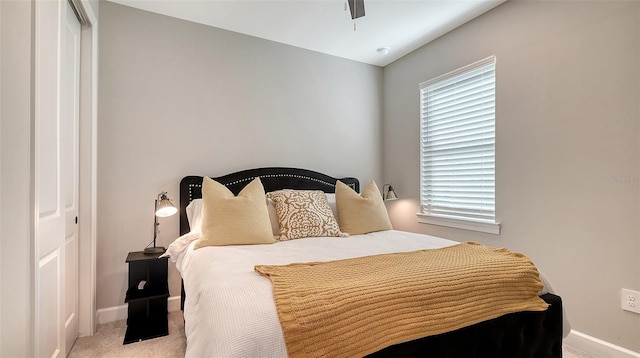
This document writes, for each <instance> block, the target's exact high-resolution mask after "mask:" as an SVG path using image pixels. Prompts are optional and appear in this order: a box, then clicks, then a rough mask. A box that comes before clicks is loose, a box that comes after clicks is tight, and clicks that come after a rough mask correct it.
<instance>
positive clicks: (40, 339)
mask: <svg viewBox="0 0 640 358" xmlns="http://www.w3.org/2000/svg"><path fill="white" fill-rule="evenodd" d="M35 5H36V6H35V10H36V11H35V17H36V21H35V25H36V31H35V35H36V36H35V122H34V127H35V128H34V129H35V130H34V132H35V138H34V143H35V158H34V169H35V190H34V192H35V198H34V204H35V254H36V258H35V294H34V304H35V342H34V343H35V347H34V348H35V353H36V356H37V357H61V356H64V355H66V353H67V351H68V349H69V348H70V347H71V344H72V343H73V341H74V340H75V338H76V337H77V334H78V328H77V327H78V323H77V322H78V318H77V306H78V303H77V300H78V288H77V282H78V279H77V276H78V272H77V270H78V255H77V250H78V235H77V226H76V222H75V221H76V215H77V203H78V178H77V176H78V105H79V104H78V103H79V101H78V95H79V91H78V89H79V82H78V80H79V78H78V74H79V71H78V70H79V68H78V67H79V61H78V59H79V44H80V42H79V39H80V25H79V23H78V22H77V20H76V18H75V15H74V14H73V11H72V10H71V9H70V5H69V4H68V2H67V1H65V0H55V1H51V0H36V1H35ZM67 306H68V307H67ZM67 346H68V347H67Z"/></svg>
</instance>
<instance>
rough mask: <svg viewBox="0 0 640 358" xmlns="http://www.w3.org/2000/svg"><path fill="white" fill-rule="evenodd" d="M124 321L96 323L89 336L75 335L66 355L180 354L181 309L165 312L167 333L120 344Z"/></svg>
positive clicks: (141, 357)
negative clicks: (77, 336)
mask: <svg viewBox="0 0 640 358" xmlns="http://www.w3.org/2000/svg"><path fill="white" fill-rule="evenodd" d="M126 330H127V324H126V321H117V322H111V323H105V324H100V325H98V327H97V329H96V334H95V335H94V336H93V337H82V338H78V340H77V341H76V343H75V344H74V345H73V348H72V349H71V352H70V353H69V356H68V358H81V357H82V358H98V357H104V358H145V357H154V358H178V357H179V358H182V357H184V352H185V350H186V348H187V340H186V338H185V336H184V321H183V319H182V311H174V312H170V313H169V335H168V336H164V337H160V338H153V339H148V340H144V341H140V342H136V343H130V344H124V345H123V344H122V342H123V340H124V333H125V331H126Z"/></svg>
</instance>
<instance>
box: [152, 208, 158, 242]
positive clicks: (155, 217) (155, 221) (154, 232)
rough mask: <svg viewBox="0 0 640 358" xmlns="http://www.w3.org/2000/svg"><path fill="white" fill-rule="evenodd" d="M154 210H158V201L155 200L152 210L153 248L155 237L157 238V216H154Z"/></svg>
mask: <svg viewBox="0 0 640 358" xmlns="http://www.w3.org/2000/svg"><path fill="white" fill-rule="evenodd" d="M156 210H158V199H156V203H155V206H154V209H153V247H156V237H158V215H156Z"/></svg>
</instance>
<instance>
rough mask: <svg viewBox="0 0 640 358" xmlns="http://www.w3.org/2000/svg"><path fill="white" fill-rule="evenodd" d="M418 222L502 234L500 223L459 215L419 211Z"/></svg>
mask: <svg viewBox="0 0 640 358" xmlns="http://www.w3.org/2000/svg"><path fill="white" fill-rule="evenodd" d="M416 217H417V218H418V222H419V223H422V224H431V225H439V226H447V227H453V228H457V229H464V230H471V231H479V232H486V233H488V234H494V235H500V223H496V222H492V221H486V220H472V219H467V218H465V219H463V218H459V217H450V216H439V215H430V214H424V213H417V214H416Z"/></svg>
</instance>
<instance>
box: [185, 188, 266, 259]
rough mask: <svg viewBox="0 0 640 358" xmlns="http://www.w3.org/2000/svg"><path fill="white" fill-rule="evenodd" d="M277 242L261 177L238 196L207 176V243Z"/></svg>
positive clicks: (200, 244) (200, 243)
mask: <svg viewBox="0 0 640 358" xmlns="http://www.w3.org/2000/svg"><path fill="white" fill-rule="evenodd" d="M273 242H275V240H274V238H273V233H272V231H271V221H270V220H269V211H268V210H267V202H266V200H265V194H264V187H263V186H262V182H261V181H260V178H255V179H254V180H253V181H251V183H249V184H247V186H245V187H244V189H242V191H241V192H240V193H239V194H238V196H235V195H233V193H232V192H231V191H230V190H229V189H227V187H225V186H224V185H222V184H220V183H218V182H216V181H214V180H212V179H211V178H208V177H205V178H204V179H203V181H202V238H201V239H199V240H198V242H196V244H195V248H196V249H199V248H201V247H205V246H222V245H248V244H270V243H273Z"/></svg>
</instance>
